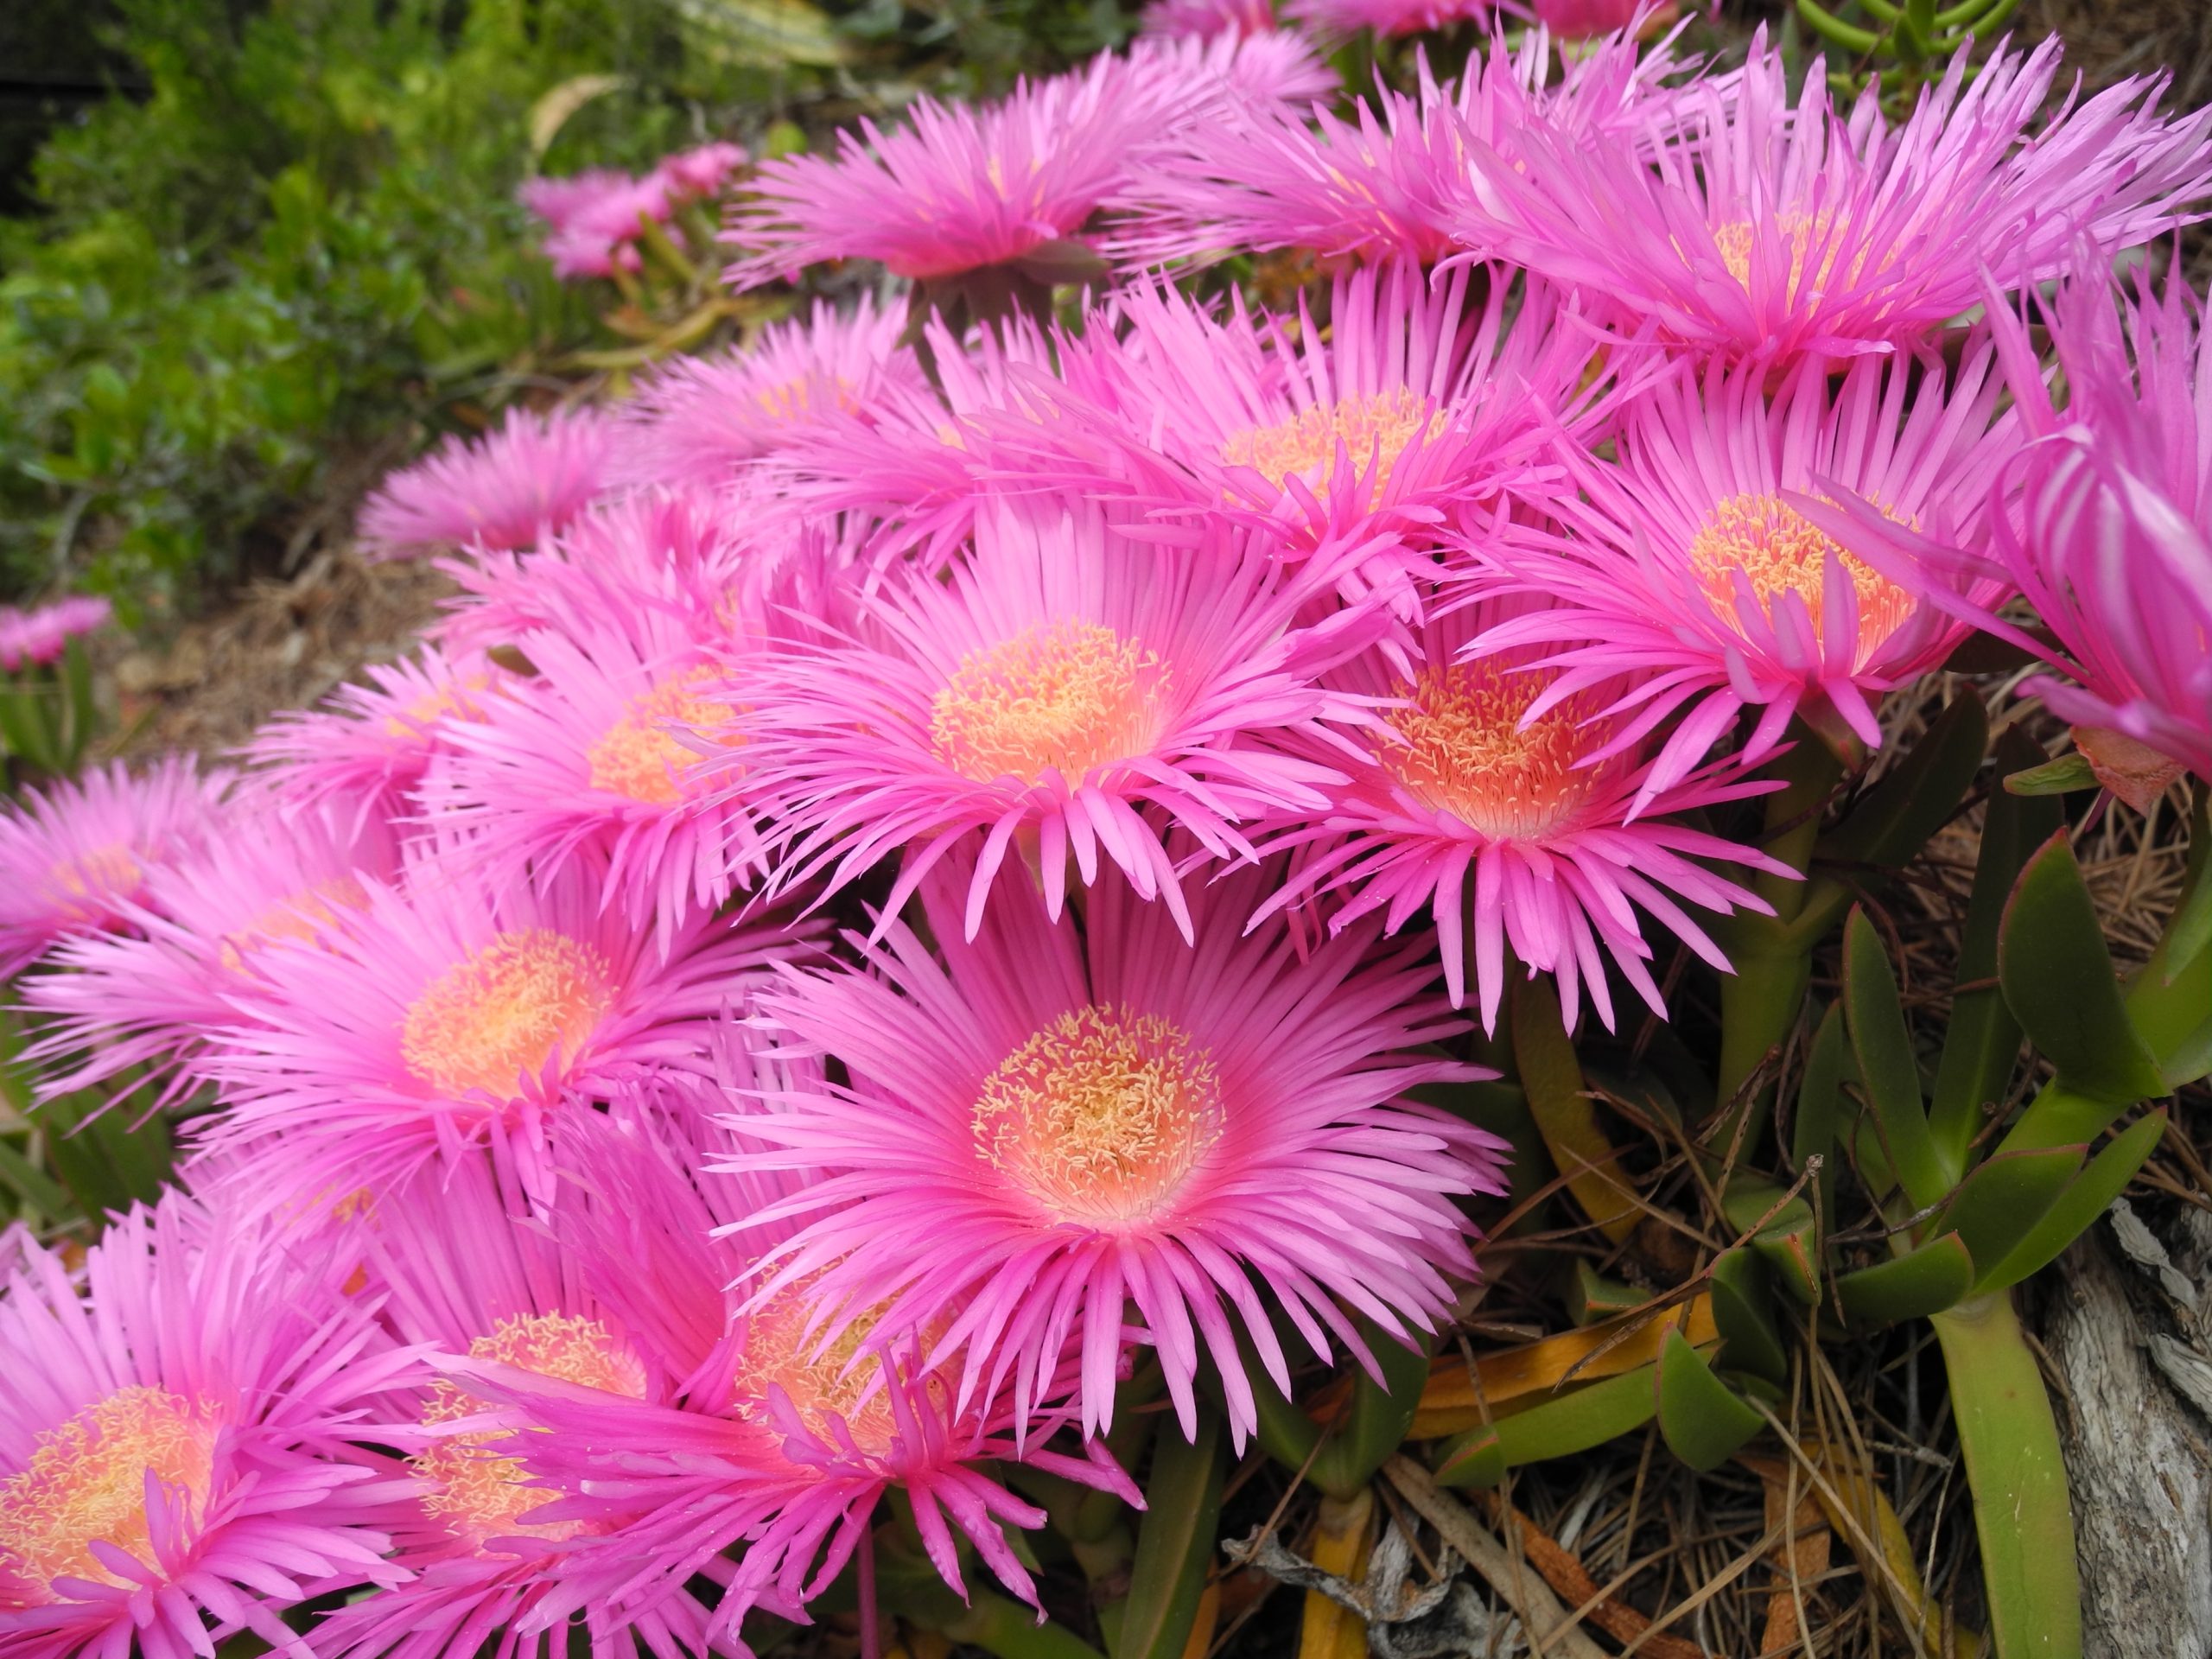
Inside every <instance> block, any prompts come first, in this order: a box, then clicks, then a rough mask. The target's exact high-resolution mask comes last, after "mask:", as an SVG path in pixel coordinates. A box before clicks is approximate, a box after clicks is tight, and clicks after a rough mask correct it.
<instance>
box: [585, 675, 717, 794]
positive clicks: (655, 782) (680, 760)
mask: <svg viewBox="0 0 2212 1659" xmlns="http://www.w3.org/2000/svg"><path fill="white" fill-rule="evenodd" d="M718 677H719V676H718V674H717V673H716V671H715V670H714V669H712V668H703V667H702V668H695V669H693V670H691V671H690V672H689V673H686V674H683V675H681V676H679V677H677V678H675V679H672V680H670V681H668V682H667V683H664V684H661V685H657V686H655V687H654V688H653V689H652V690H650V691H648V692H646V693H645V695H643V696H639V697H638V698H637V699H635V700H634V701H633V702H632V703H631V704H630V707H629V709H628V710H627V711H626V712H625V713H624V715H622V717H621V718H620V720H618V721H615V722H614V724H613V725H612V726H610V727H609V728H607V732H606V734H605V735H603V736H602V737H601V738H600V740H599V741H597V742H596V743H594V744H593V745H592V746H591V753H590V755H589V757H588V759H589V761H590V765H591V786H592V787H593V788H594V789H603V790H606V791H609V792H610V793H612V794H616V795H626V796H627V797H629V798H630V799H632V800H633V801H644V802H647V803H649V804H652V805H654V806H673V805H675V804H677V802H678V801H680V800H682V799H683V794H684V784H683V779H684V774H685V773H686V772H688V771H689V770H690V768H691V767H692V766H696V764H697V763H698V760H699V754H698V751H697V750H696V749H693V748H690V747H688V746H687V745H686V744H685V743H684V741H683V737H682V736H681V735H679V734H678V731H677V728H689V729H690V730H692V731H696V732H711V731H713V730H714V729H715V728H716V727H717V726H720V725H721V724H722V723H723V722H724V721H727V720H728V718H729V710H728V708H726V707H725V706H724V705H723V704H721V703H720V702H716V701H715V700H714V699H713V698H711V697H708V696H701V695H700V691H699V687H700V686H701V685H702V683H706V682H708V681H711V680H714V679H716V678H718Z"/></svg>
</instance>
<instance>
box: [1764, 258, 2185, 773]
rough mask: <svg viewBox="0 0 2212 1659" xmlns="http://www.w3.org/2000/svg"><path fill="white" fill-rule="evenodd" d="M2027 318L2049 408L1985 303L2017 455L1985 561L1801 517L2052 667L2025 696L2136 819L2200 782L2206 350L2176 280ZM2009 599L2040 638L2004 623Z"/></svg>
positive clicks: (2027, 356)
mask: <svg viewBox="0 0 2212 1659" xmlns="http://www.w3.org/2000/svg"><path fill="white" fill-rule="evenodd" d="M2082 263H2083V264H2084V267H2085V268H2087V267H2088V264H2089V263H2090V262H2089V260H2088V257H2087V256H2086V255H2085V257H2084V259H2083V262H2082ZM2040 309H2041V312H2042V320H2043V321H2044V325H2045V327H2047V328H2048V329H2049V330H2050V337H2051V340H2052V341H2053V342H2054V343H2055V344H2056V346H2057V350H2058V365H2059V376H2058V378H2059V380H2060V382H2062V383H2063V385H2065V386H2066V387H2067V388H2068V402H2067V404H2066V406H2065V407H2064V408H2063V409H2060V408H2056V407H2055V406H2054V404H2053V401H2052V397H2051V391H2050V381H2049V379H2048V378H2047V377H2046V375H2045V372H2044V368H2043V366H2042V365H2041V363H2040V362H2039V361H2038V359H2037V352H2036V350H2035V347H2034V346H2033V345H2032V344H2031V341H2030V340H2029V339H2028V336H2027V333H2026V328H2025V325H2024V322H2023V321H2022V320H2021V319H2019V318H2018V317H2016V316H2014V315H2012V313H2011V312H2009V311H2008V310H2006V309H2005V307H2004V305H2003V303H2002V302H2001V301H2000V300H1999V298H1998V297H1997V296H1992V298H1991V304H1990V315H1991V318H1992V325H1993V327H1994V328H1995V330H1996V334H1997V340H1998V345H1999V350H2000V353H2002V355H2003V358H2004V362H2005V372H2006V378H2007V379H2008V381H2009V382H2010V385H2011V387H2012V396H2013V398H2014V400H2015V402H2016V404H2017V405H2018V410H2019V413H2020V416H2021V419H2022V423H2023V425H2024V429H2025V434H2026V436H2027V439H2028V442H2026V444H2025V445H2024V448H2022V450H2021V452H2020V454H2019V455H2018V458H2017V459H2016V461H2014V462H2013V463H2012V465H2011V466H2010V467H2008V468H2007V469H2006V473H2005V481H2006V483H2007V484H2008V485H2010V486H2013V487H2016V488H2017V489H2018V491H2019V498H2020V499H2019V505H2018V510H2017V514H2015V515H2008V514H1998V515H1994V516H1993V523H1992V526H1991V536H1990V537H1989V541H1988V545H1987V550H1986V551H1984V550H1982V548H1981V546H1980V544H1977V543H1970V542H1969V543H1961V542H1959V541H1958V540H1956V539H1955V538H1949V537H1942V536H1941V535H1938V534H1933V533H1923V534H1917V535H1916V534H1914V533H1913V532H1912V531H1910V530H1909V529H1907V528H1905V527H1904V526H1900V525H1897V524H1891V523H1889V522H1886V521H1883V520H1878V519H1876V518H1874V517H1873V516H1872V514H1870V513H1867V512H1865V511H1864V510H1854V511H1853V512H1848V513H1845V512H1837V511H1835V510H1834V508H1829V509H1827V510H1826V511H1825V512H1822V510H1821V509H1820V508H1818V507H1815V506H1810V505H1808V507H1807V509H1806V510H1807V512H1809V513H1816V514H1818V515H1819V516H1820V517H1821V523H1822V524H1823V526H1824V527H1825V528H1827V529H1828V530H1829V531H1831V533H1833V534H1834V535H1836V536H1838V537H1840V538H1841V539H1842V540H1843V542H1844V543H1845V545H1846V546H1847V547H1849V548H1851V549H1852V550H1853V551H1854V552H1857V553H1859V554H1861V555H1863V556H1865V557H1866V558H1867V559H1868V560H1869V561H1872V562H1873V563H1877V564H1878V565H1879V566H1880V568H1882V569H1885V570H1889V569H1895V568H1897V565H1898V564H1899V563H1905V564H1908V565H1910V564H1920V565H1924V566H1927V567H1929V568H1933V569H1942V570H1946V571H1947V572H1948V573H1950V574H1951V575H1952V576H1953V578H1954V582H1955V585H1954V586H1949V587H1939V588H1936V589H1935V590H1934V591H1933V593H1932V594H1931V597H1932V598H1933V600H1934V601H1935V602H1936V603H1937V604H1939V605H1941V606H1942V607H1943V608H1944V609H1945V610H1946V611H1948V613H1951V614H1952V615H1954V616H1955V617H1958V618H1960V619H1961V620H1965V621H1968V622H1971V623H1973V624H1974V626H1977V627H1980V628H1984V629H1986V630H1987V631H1988V632H1991V633H1993V634H1996V635H1998V636H1999V637H2000V638H2002V639H2007V640H2010V641H2011V642H2012V643H2013V644H2014V645H2018V646H2020V647H2022V648H2023V649H2024V650H2026V651H2028V652H2032V653H2033V654H2034V655H2036V656H2037V657H2039V658H2042V659H2043V660H2044V661H2045V662H2047V663H2049V664H2050V665H2051V666H2052V667H2054V668H2056V670H2057V671H2058V672H2059V675H2060V676H2061V677H2056V678H2054V677H2048V676H2038V677H2036V678H2034V679H2032V680H2031V681H2029V682H2027V683H2025V684H2024V685H2023V686H2022V687H2021V690H2023V691H2025V692H2029V693H2031V694H2039V695H2040V696H2042V698H2043V700H2044V702H2045V703H2047V704H2048V705H2050V709H2051V711H2052V712H2053V713H2054V714H2056V715H2058V716H2059V717H2060V718H2061V719H2063V720H2065V721H2069V722H2070V723H2071V724H2072V725H2073V727H2074V738H2075V745H2076V747H2079V748H2080V749H2081V750H2082V753H2084V754H2085V755H2086V756H2087V757H2088V760H2089V761H2090V764H2091V765H2092V766H2094V768H2095V770H2096V772H2097V775H2098V778H2099V779H2100V780H2101V781H2102V782H2103V783H2104V784H2105V785H2107V787H2108V788H2110V789H2111V790H2112V791H2113V793H2115V794H2117V795H2119V796H2120V798H2122V799H2124V800H2126V801H2128V802H2129V803H2130V804H2132V805H2133V806H2135V807H2136V808H2137V810H2147V809H2148V807H2149V805H2150V804H2151V802H2152V800H2154V799H2155V798H2157V797H2158V796H2159V795H2160V794H2162V793H2164V790H2165V786H2166V785H2168V784H2170V783H2171V782H2172V781H2173V779H2174V778H2175V777H2177V775H2178V774H2179V773H2180V772H2183V771H2184V770H2186V771H2193V772H2196V775H2197V776H2198V777H2200V778H2205V779H2212V345H2208V344H2207V336H2206V334H2205V333H2204V331H2203V328H2202V321H2201V320H2200V316H2199V313H2198V302H2197V301H2196V296H2194V295H2192V294H2191V293H2190V292H2189V290H2188V289H2187V287H2186V285H2185V284H2184V283H2183V282H2182V281H2181V280H2180V278H2179V277H2178V274H2176V275H2175V276H2174V277H2172V278H2171V279H2170V281H2169V282H2168V283H2167V291H2166V295H2165V296H2164V298H2163V299H2160V298H2153V297H2152V296H2151V294H2150V292H2149V289H2148V284H2147V283H2146V284H2145V287H2144V290H2143V291H2142V292H2141V293H2140V294H2139V295H2138V296H2136V297H2134V298H2133V299H2126V300H2123V302H2122V303H2121V304H2120V306H2119V307H2118V308H2117V309H2115V307H2114V304H2113V293H2112V290H2111V288H2110V286H2109V285H2108V283H2107V281H2106V280H2105V279H2104V278H2103V277H2102V276H2101V275H2100V276H2099V277H2096V278H2094V279H2088V278H2082V279H2077V280H2075V281H2074V282H2071V283H2068V284H2066V285H2065V286H2064V287H2063V288H2062V289H2060V291H2059V294H2058V297H2057V299H2056V302H2053V303H2050V304H2045V305H2043V306H2042V307H2041V308H2040ZM2015 590H2017V591H2018V592H2019V593H2020V594H2023V595H2024V596H2025V597H2026V599H2027V601H2028V602H2029V604H2031V606H2033V607H2035V613H2036V616H2037V619H2038V620H2040V621H2041V623H2042V625H2043V627H2044V629H2045V630H2048V633H2047V634H2039V633H2037V632H2031V631H2030V630H2028V629H2024V628H2023V627H2021V626H2018V624H2017V623H2015V622H2012V621H2011V620H2007V619H2006V618H2005V616H2004V615H2003V614H2001V613H2000V612H1999V608H1998V607H1999V605H2000V604H2001V603H2002V601H2003V600H2004V599H2005V598H2006V597H2008V596H2009V595H2010V594H2012V593H2013V592H2014V591H2015ZM2054 640H2055V641H2056V647H2055V648H2054V645H2053V643H2052V642H2053V641H2054Z"/></svg>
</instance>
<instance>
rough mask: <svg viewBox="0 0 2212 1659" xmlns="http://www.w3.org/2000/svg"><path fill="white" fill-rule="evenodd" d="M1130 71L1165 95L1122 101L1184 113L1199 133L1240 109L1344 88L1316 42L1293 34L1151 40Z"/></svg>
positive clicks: (1132, 52) (1142, 43) (1136, 45)
mask: <svg viewBox="0 0 2212 1659" xmlns="http://www.w3.org/2000/svg"><path fill="white" fill-rule="evenodd" d="M1124 64H1125V67H1124V69H1123V72H1122V73H1123V76H1124V78H1125V79H1127V80H1128V81H1130V82H1146V81H1149V82H1153V83H1155V84H1156V86H1158V88H1159V90H1158V91H1157V92H1153V93H1152V94H1150V96H1149V97H1147V94H1146V93H1145V92H1141V91H1139V90H1137V89H1136V88H1135V86H1132V87H1130V88H1129V89H1128V90H1125V91H1124V92H1122V93H1120V94H1119V96H1121V97H1122V98H1128V99H1145V101H1147V102H1157V103H1159V104H1160V105H1161V106H1163V107H1165V108H1166V109H1169V110H1171V111H1173V110H1179V111H1181V113H1180V115H1179V120H1180V121H1181V123H1182V124H1183V125H1184V126H1185V129H1186V130H1189V131H1191V132H1192V133H1203V132H1206V131H1209V130H1211V129H1212V128H1213V127H1214V126H1215V125H1216V124H1217V122H1218V121H1220V120H1222V119H1224V118H1227V117H1228V116H1229V115H1230V113H1232V112H1233V111H1236V110H1238V109H1246V108H1254V107H1259V108H1266V107H1269V106H1272V105H1303V104H1306V103H1309V102H1311V101H1312V100H1313V99H1325V98H1330V97H1333V96H1334V95H1335V93H1336V92H1337V89H1338V87H1339V86H1341V85H1342V84H1343V83H1342V80H1341V79H1340V78H1339V77H1338V73H1337V72H1336V71H1335V70H1334V69H1332V68H1331V67H1329V65H1328V64H1327V63H1326V62H1325V60H1323V59H1322V57H1321V55H1320V54H1319V53H1318V52H1316V51H1315V50H1314V48H1313V42H1312V41H1309V40H1307V39H1306V36H1305V35H1300V34H1299V33H1298V32H1297V31H1296V30H1294V29H1260V30H1257V31H1255V32H1253V33H1250V34H1224V35H1215V36H1214V37H1213V38H1212V39H1211V40H1205V39H1200V38H1198V37H1197V36H1195V35H1154V34H1147V35H1142V36H1141V37H1139V38H1138V39H1137V40H1136V41H1134V42H1132V43H1131V45H1130V47H1129V50H1128V57H1127V58H1126V59H1125V60H1124ZM1178 83H1180V87H1181V90H1178V85H1177V84H1178Z"/></svg>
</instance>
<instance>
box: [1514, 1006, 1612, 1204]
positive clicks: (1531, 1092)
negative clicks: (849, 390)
mask: <svg viewBox="0 0 2212 1659" xmlns="http://www.w3.org/2000/svg"><path fill="white" fill-rule="evenodd" d="M1508 1005H1509V1010H1510V1014H1509V1017H1510V1019H1511V1020H1512V1022H1513V1027H1512V1028H1513V1064H1514V1068H1515V1070H1516V1071H1518V1072H1519V1074H1520V1077H1521V1087H1522V1092H1523V1093H1524V1094H1525V1095H1526V1096H1528V1101H1529V1113H1530V1115H1531V1116H1534V1117H1535V1120H1536V1128H1537V1129H1538V1130H1539V1131H1540V1132H1541V1134H1542V1135H1543V1137H1544V1145H1545V1146H1546V1147H1548V1148H1549V1150H1550V1153H1551V1160H1552V1162H1553V1163H1554V1165H1555V1166H1557V1167H1558V1169H1559V1172H1560V1174H1561V1175H1563V1176H1565V1177H1566V1178H1567V1191H1568V1192H1571V1193H1572V1194H1573V1196H1574V1201H1575V1203H1576V1204H1577V1205H1579V1206H1580V1208H1581V1211H1582V1213H1583V1214H1585V1215H1586V1216H1587V1217H1590V1219H1591V1220H1592V1221H1594V1222H1595V1223H1597V1224H1598V1228H1599V1231H1601V1232H1603V1233H1604V1234H1605V1236H1606V1237H1607V1238H1609V1239H1611V1240H1612V1242H1613V1243H1616V1244H1618V1243H1620V1242H1621V1241H1622V1240H1624V1239H1625V1238H1626V1237H1627V1236H1629V1234H1630V1233H1631V1232H1633V1231H1634V1230H1636V1224H1637V1217H1638V1215H1639V1214H1640V1213H1641V1212H1640V1211H1638V1210H1637V1206H1636V1202H1635V1199H1634V1197H1633V1195H1632V1192H1631V1190H1630V1183H1629V1181H1628V1178H1627V1177H1626V1176H1625V1175H1624V1174H1623V1173H1622V1171H1621V1164H1620V1154H1619V1153H1618V1151H1616V1150H1615V1148H1614V1147H1613V1145H1612V1143H1611V1141H1608V1140H1607V1139H1606V1138H1605V1126H1604V1125H1603V1124H1601V1123H1600V1122H1599V1121H1598V1109H1597V1107H1596V1106H1595V1105H1594V1104H1593V1103H1592V1101H1591V1099H1590V1092H1589V1090H1588V1089H1587V1088H1586V1086H1585V1084H1584V1083H1583V1078H1582V1068H1581V1067H1580V1065H1579V1064H1577V1062H1576V1059H1575V1055H1574V1046H1573V1043H1572V1042H1570V1041H1569V1040H1568V1039H1567V1028H1566V1027H1565V1025H1564V1024H1562V1023H1561V1020H1560V1004H1559V990H1558V988H1557V987H1556V986H1554V984H1553V983H1552V982H1551V980H1550V979H1549V978H1548V977H1547V978H1544V979H1540V980H1535V981H1533V982H1523V983H1521V984H1516V986H1514V987H1513V988H1512V991H1511V993H1510V996H1509V997H1508Z"/></svg>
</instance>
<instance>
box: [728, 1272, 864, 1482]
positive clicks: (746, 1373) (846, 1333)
mask: <svg viewBox="0 0 2212 1659" xmlns="http://www.w3.org/2000/svg"><path fill="white" fill-rule="evenodd" d="M811 1313H812V1304H811V1301H810V1298H809V1297H808V1295H807V1292H806V1287H804V1286H798V1285H795V1286H792V1287H790V1288H789V1289H786V1290H784V1291H780V1292H779V1293H778V1294H776V1295H775V1296H774V1297H773V1298H772V1299H771V1300H769V1301H768V1302H767V1304H766V1306H763V1307H761V1308H760V1310H759V1311H757V1312H756V1313H753V1314H752V1315H751V1316H750V1317H749V1318H747V1320H746V1322H745V1358H744V1362H743V1363H742V1364H741V1366H740V1368H739V1370H738V1373H737V1377H736V1393H737V1396H738V1408H739V1410H740V1411H741V1412H742V1413H743V1414H745V1415H747V1416H750V1417H760V1418H765V1417H766V1410H765V1409H764V1406H765V1402H766V1400H767V1397H768V1390H769V1389H771V1388H780V1389H783V1391H784V1393H785V1395H786V1396H787V1397H788V1398H789V1399H790V1401H791V1405H792V1406H793V1408H796V1409H797V1411H798V1414H799V1416H800V1418H801V1419H802V1420H804V1422H805V1424H806V1426H807V1427H809V1428H810V1429H812V1430H813V1431H814V1432H815V1433H817V1434H818V1435H821V1436H823V1438H824V1439H826V1440H834V1436H832V1434H831V1431H830V1424H831V1422H832V1421H833V1420H835V1419H838V1418H842V1419H843V1420H844V1423H845V1426H846V1427H847V1428H848V1429H849V1430H850V1431H851V1433H852V1436H853V1439H854V1440H855V1443H857V1444H858V1445H859V1446H860V1447H861V1449H862V1450H863V1451H870V1452H880V1451H882V1450H884V1449H886V1448H887V1447H888V1446H889V1445H890V1444H891V1439H892V1436H893V1433H894V1432H895V1429H896V1424H895V1421H894V1420H893V1416H892V1414H891V1403H890V1402H889V1400H888V1399H887V1397H886V1396H885V1394H884V1391H883V1389H882V1388H881V1386H880V1384H881V1382H882V1376H883V1370H882V1365H881V1363H880V1361H879V1360H877V1359H876V1358H874V1357H868V1358H866V1359H862V1360H861V1362H860V1363H858V1364H855V1363H853V1362H854V1360H855V1357H857V1356H858V1355H859V1354H860V1353H861V1350H862V1349H863V1348H864V1347H866V1346H867V1344H868V1338H869V1336H870V1335H871V1334H872V1333H873V1332H874V1330H875V1327H876V1324H877V1321H878V1320H879V1319H881V1317H882V1309H881V1308H880V1307H877V1308H871V1309H869V1310H868V1312H866V1313H861V1314H859V1315H857V1316H856V1317H855V1319H854V1320H853V1322H852V1323H851V1324H850V1325H847V1326H846V1327H845V1328H844V1329H843V1330H842V1331H841V1332H838V1333H837V1335H836V1337H835V1338H832V1339H831V1340H830V1341H829V1342H828V1343H824V1342H823V1339H822V1332H821V1331H820V1330H819V1329H817V1330H815V1331H814V1332H811V1333H810V1332H808V1329H807V1321H808V1319H809V1317H810V1314H811Z"/></svg>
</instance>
